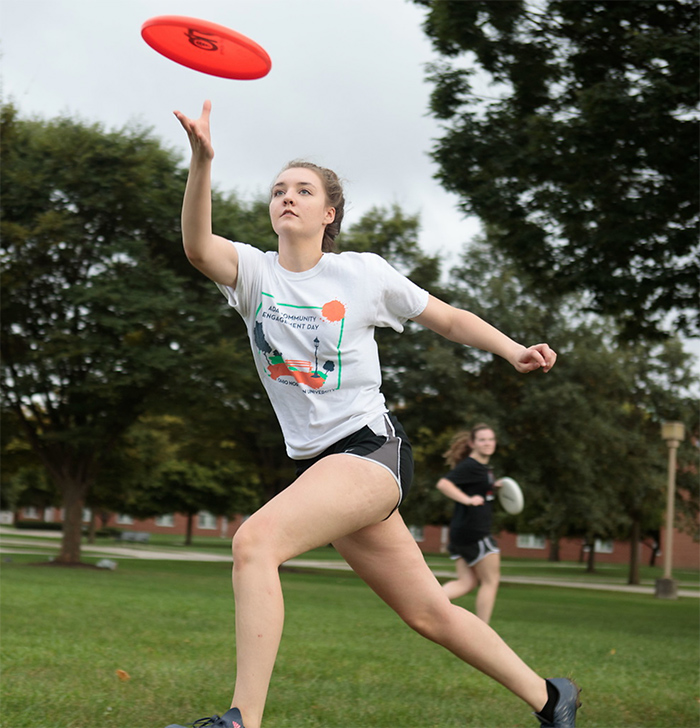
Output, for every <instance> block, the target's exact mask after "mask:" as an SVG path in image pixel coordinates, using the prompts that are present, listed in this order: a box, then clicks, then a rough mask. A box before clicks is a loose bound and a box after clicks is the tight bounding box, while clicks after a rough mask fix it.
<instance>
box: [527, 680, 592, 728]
mask: <svg viewBox="0 0 700 728" xmlns="http://www.w3.org/2000/svg"><path fill="white" fill-rule="evenodd" d="M547 682H548V683H549V684H550V685H552V686H554V687H555V688H556V689H557V692H558V693H559V699H558V700H557V704H556V705H555V706H554V719H553V720H552V722H551V723H550V722H549V721H548V720H547V719H546V718H543V717H542V716H541V715H540V714H539V713H535V714H534V715H535V717H536V718H537V719H538V720H539V721H540V725H541V728H576V711H577V710H578V709H579V708H580V707H581V702H580V701H579V699H578V694H579V693H580V692H581V690H580V688H579V687H578V686H577V685H576V684H575V683H573V682H572V681H571V680H568V679H567V678H564V677H555V678H552V679H548V680H547Z"/></svg>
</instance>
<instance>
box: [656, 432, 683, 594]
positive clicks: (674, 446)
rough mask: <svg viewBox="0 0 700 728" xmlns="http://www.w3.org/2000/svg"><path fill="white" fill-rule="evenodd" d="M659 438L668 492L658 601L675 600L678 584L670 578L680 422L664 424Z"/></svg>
mask: <svg viewBox="0 0 700 728" xmlns="http://www.w3.org/2000/svg"><path fill="white" fill-rule="evenodd" d="M661 437H662V438H663V439H664V440H666V444H667V445H668V491H667V493H666V534H665V536H666V538H665V542H666V543H665V545H664V575H663V578H662V579H657V580H656V596H657V597H658V598H659V599H677V598H678V582H676V581H675V580H674V579H673V578H672V577H671V569H672V566H673V524H674V520H675V519H674V516H675V513H674V511H675V505H676V450H678V446H679V445H680V444H681V442H682V441H683V438H684V437H685V427H684V426H683V423H682V422H664V423H663V424H662V425H661Z"/></svg>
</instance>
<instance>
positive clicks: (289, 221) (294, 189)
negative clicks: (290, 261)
mask: <svg viewBox="0 0 700 728" xmlns="http://www.w3.org/2000/svg"><path fill="white" fill-rule="evenodd" d="M334 218H335V209H334V208H333V207H331V206H330V205H328V201H327V200H326V190H325V187H324V186H323V180H322V179H321V178H320V177H319V175H318V174H317V173H316V172H315V171H314V170H312V169H306V168H305V167H292V168H291V169H285V170H284V172H282V173H281V174H280V175H279V177H277V179H276V180H275V184H274V185H273V187H272V197H271V198H270V220H271V222H272V228H273V229H274V231H275V232H276V233H277V234H278V235H283V234H291V235H303V236H305V237H315V236H318V235H320V237H321V238H322V237H323V230H324V228H325V226H326V225H328V224H329V223H331V222H333V220H334Z"/></svg>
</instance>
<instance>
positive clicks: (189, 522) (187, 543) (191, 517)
mask: <svg viewBox="0 0 700 728" xmlns="http://www.w3.org/2000/svg"><path fill="white" fill-rule="evenodd" d="M193 521H194V515H193V514H192V513H188V514H187V534H186V536H185V546H191V545H192V522H193Z"/></svg>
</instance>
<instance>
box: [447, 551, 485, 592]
mask: <svg viewBox="0 0 700 728" xmlns="http://www.w3.org/2000/svg"><path fill="white" fill-rule="evenodd" d="M455 567H456V570H457V578H456V579H454V580H453V581H448V582H446V583H445V584H443V585H442V589H443V591H444V592H445V594H446V596H447V598H448V599H449V600H450V601H453V600H455V599H459V597H463V596H464V595H465V594H469V592H470V591H471V590H472V589H473V588H474V587H475V586H476V585H477V584H478V583H479V581H478V579H477V578H476V575H475V574H474V571H473V570H472V568H471V567H470V566H469V565H468V564H467V562H466V561H465V560H464V559H463V558H462V557H461V556H460V557H459V558H458V559H457V561H456V565H455Z"/></svg>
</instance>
